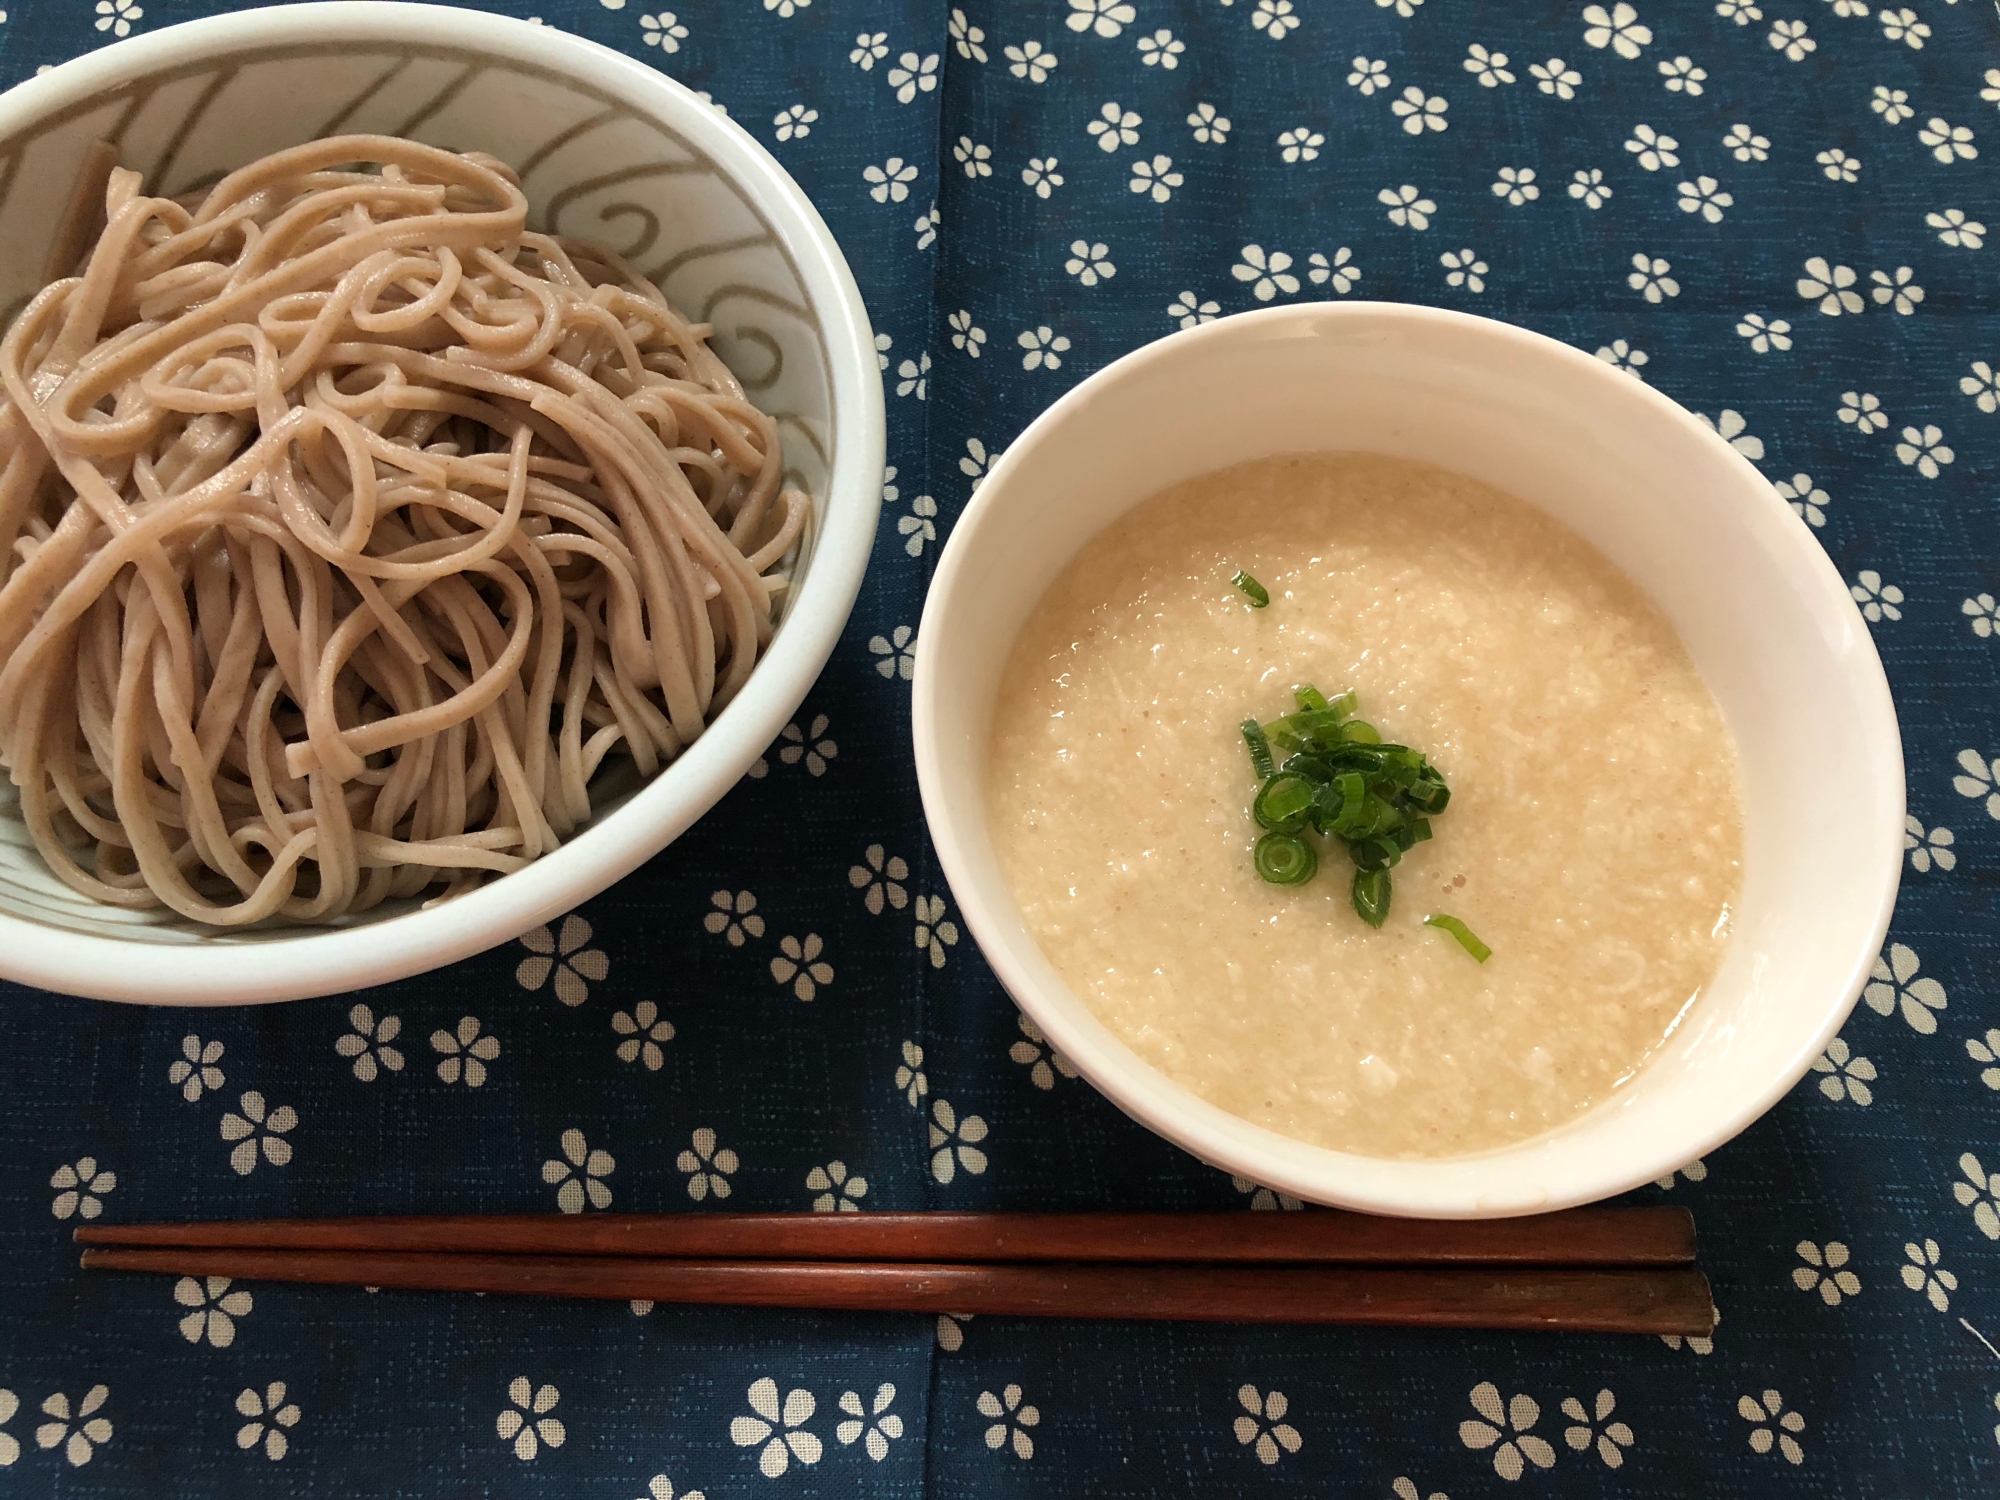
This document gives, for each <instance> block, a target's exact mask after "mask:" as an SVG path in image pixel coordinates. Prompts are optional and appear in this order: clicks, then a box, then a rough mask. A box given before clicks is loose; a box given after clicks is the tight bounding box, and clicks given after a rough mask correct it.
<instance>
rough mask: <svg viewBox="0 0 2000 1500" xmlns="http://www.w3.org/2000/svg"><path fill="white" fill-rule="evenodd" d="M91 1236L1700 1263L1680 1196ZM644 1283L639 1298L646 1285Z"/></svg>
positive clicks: (364, 1246)
mask: <svg viewBox="0 0 2000 1500" xmlns="http://www.w3.org/2000/svg"><path fill="white" fill-rule="evenodd" d="M76 1239H77V1242H78V1243H79V1244H85V1245H125V1246H145V1247H155V1248H160V1247H169V1246H175V1247H189V1248H192V1247H202V1248H210V1249H232V1248H233V1249H265V1250H281V1249H290V1250H318V1251H342V1252H357V1251H424V1252H431V1253H461V1254H475V1253H476V1254H503V1255H530V1256H533V1255H544V1256H547V1255H558V1256H559V1255H593V1256H651V1257H686V1258H693V1259H704V1260H781V1261H917V1262H925V1263H930V1262H940V1261H1065V1262H1100V1263H1104V1262H1147V1263H1154V1264H1157V1263H1162V1262H1165V1263H1188V1262H1197V1263H1202V1264H1215V1263H1235V1264H1296V1265H1353V1266H1369V1265H1382V1266H1389V1265H1393V1266H1541V1267H1565V1266H1567V1267H1585V1266H1598V1267H1612V1266H1619V1267H1632V1268H1636V1267H1669V1266H1691V1265H1693V1264H1694V1252H1695V1240H1694V1219H1693V1217H1692V1215H1690V1214H1689V1213H1688V1212H1687V1210H1686V1209H1684V1208H1679V1207H1672V1206H1669V1207H1649V1208H1579V1209H1570V1210H1567V1211H1565V1212H1562V1213H1553V1214H1542V1215H1538V1216H1535V1217H1531V1218H1519V1219H1486V1220H1476V1221H1462V1220H1434V1219H1386V1218H1377V1217H1375V1216H1373V1215H1369V1214H1354V1213H1342V1212H1339V1211H1337V1210H1329V1211H1324V1212H1318V1211H1316V1212H1313V1213H1299V1214H1287V1213H1270V1214H1258V1213H1244V1212H1241V1211H1240V1210H1239V1211H1237V1212H1234V1213H1130V1214H1128V1213H1081V1214H1066V1213H1020V1214H1016V1213H865V1214H812V1213H781V1214H696V1213H681V1214H522V1215H501V1216H496V1217H480V1216H473V1215H461V1216H443V1217H413V1218H354V1219H267V1220H249V1221H223V1222H217V1223H207V1224H106V1223H101V1222H100V1223H93V1224H88V1225H85V1226H84V1227H82V1228H80V1229H78V1230H77V1231H76ZM635 1295H636V1294H635Z"/></svg>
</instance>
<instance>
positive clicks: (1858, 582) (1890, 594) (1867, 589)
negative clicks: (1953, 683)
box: [1847, 568, 1950, 869]
mask: <svg viewBox="0 0 2000 1500" xmlns="http://www.w3.org/2000/svg"><path fill="white" fill-rule="evenodd" d="M1854 580H1855V581H1854V586H1853V587H1852V588H1850V589H1849V590H1848V591H1847V592H1848V593H1850V594H1852V595H1853V596H1854V602H1855V603H1856V604H1858V605H1860V606H1861V618H1862V619H1864V620H1866V621H1867V622H1868V623H1869V624H1870V625H1877V624H1880V623H1881V622H1882V621H1884V620H1900V619H1902V618H1903V611H1902V609H1901V607H1900V606H1901V605H1902V602H1903V591H1902V590H1901V589H1899V588H1897V587H1896V585H1895V584H1893V583H1884V582H1883V581H1882V575H1881V574H1880V573H1878V572H1876V571H1875V570H1874V569H1873V568H1863V569H1862V570H1861V571H1860V572H1859V573H1857V574H1855V575H1854ZM1911 821H1912V822H1914V821H1915V820H1914V819H1912V820H1911ZM1946 831H1947V832H1949V831H1950V830H1949V829H1947V830H1946ZM1918 868H1919V869H1922V868H1923V867H1922V866H1921V865H1919V866H1918Z"/></svg>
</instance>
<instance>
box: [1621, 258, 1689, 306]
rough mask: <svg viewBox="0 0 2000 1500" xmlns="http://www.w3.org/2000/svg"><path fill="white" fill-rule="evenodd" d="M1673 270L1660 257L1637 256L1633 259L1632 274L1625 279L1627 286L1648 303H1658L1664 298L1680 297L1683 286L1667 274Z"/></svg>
mask: <svg viewBox="0 0 2000 1500" xmlns="http://www.w3.org/2000/svg"><path fill="white" fill-rule="evenodd" d="M1672 269H1673V267H1672V266H1671V265H1669V264H1668V263H1667V262H1666V261H1664V260H1661V259H1660V258H1659V257H1658V256H1651V255H1635V256H1633V257H1632V274H1631V275H1629V276H1627V277H1626V278H1625V284H1626V285H1627V286H1629V287H1631V288H1632V290H1633V291H1635V292H1638V293H1639V294H1640V295H1642V296H1643V297H1645V299H1646V300H1647V301H1648V302H1658V301H1660V300H1661V299H1662V298H1663V297H1678V296H1679V295H1680V294H1681V284H1680V283H1679V282H1678V281H1676V280H1674V279H1673V277H1671V276H1669V275H1668V274H1667V272H1669V271H1671V270H1672Z"/></svg>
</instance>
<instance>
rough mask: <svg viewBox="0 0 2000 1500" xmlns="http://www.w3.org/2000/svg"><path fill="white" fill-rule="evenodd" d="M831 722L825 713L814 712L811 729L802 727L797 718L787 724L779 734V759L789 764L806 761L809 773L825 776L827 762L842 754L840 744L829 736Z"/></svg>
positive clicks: (793, 764)
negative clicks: (828, 729)
mask: <svg viewBox="0 0 2000 1500" xmlns="http://www.w3.org/2000/svg"><path fill="white" fill-rule="evenodd" d="M831 723H832V721H831V720H830V719H828V718H827V716H826V715H825V714H814V715H813V718H812V725H811V727H810V728H809V729H800V728H799V726H798V721H797V720H794V721H793V722H791V723H790V724H787V725H786V726H785V727H784V730H783V731H782V732H781V733H780V734H779V736H778V741H779V743H778V759H779V760H780V761H781V762H782V763H784V764H785V765H788V766H795V765H797V764H798V763H799V762H800V761H804V762H805V763H806V772H807V774H809V775H812V776H824V775H825V774H826V767H827V763H828V762H829V761H831V760H832V759H833V758H834V757H835V756H837V755H839V754H840V746H838V745H836V744H835V743H834V742H833V741H832V740H830V739H828V738H827V734H826V731H827V728H828V727H829V725H830V724H831Z"/></svg>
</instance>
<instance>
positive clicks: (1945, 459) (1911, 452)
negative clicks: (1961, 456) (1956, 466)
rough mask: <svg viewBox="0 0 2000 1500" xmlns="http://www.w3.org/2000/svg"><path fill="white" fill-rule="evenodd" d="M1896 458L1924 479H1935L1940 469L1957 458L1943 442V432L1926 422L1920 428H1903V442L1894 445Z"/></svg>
mask: <svg viewBox="0 0 2000 1500" xmlns="http://www.w3.org/2000/svg"><path fill="white" fill-rule="evenodd" d="M1896 457H1897V458H1899V459H1901V460H1902V462H1903V463H1904V464H1905V465H1906V466H1908V467H1913V468H1915V469H1916V471H1917V472H1918V473H1919V474H1921V475H1923V476H1924V478H1926V479H1935V478H1937V477H1938V472H1939V470H1940V469H1942V467H1943V466H1944V465H1946V464H1948V463H1950V462H1952V460H1954V459H1955V458H1957V457H1958V455H1957V454H1956V453H1954V452H1952V450H1951V449H1950V448H1948V447H1946V446H1945V442H1944V431H1943V429H1942V428H1939V427H1937V426H1935V425H1933V424H1932V423H1928V422H1926V423H1925V424H1924V425H1923V426H1922V427H1921V428H1918V427H1905V428H1904V429H1903V440H1902V441H1901V442H1900V443H1898V444H1896Z"/></svg>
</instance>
